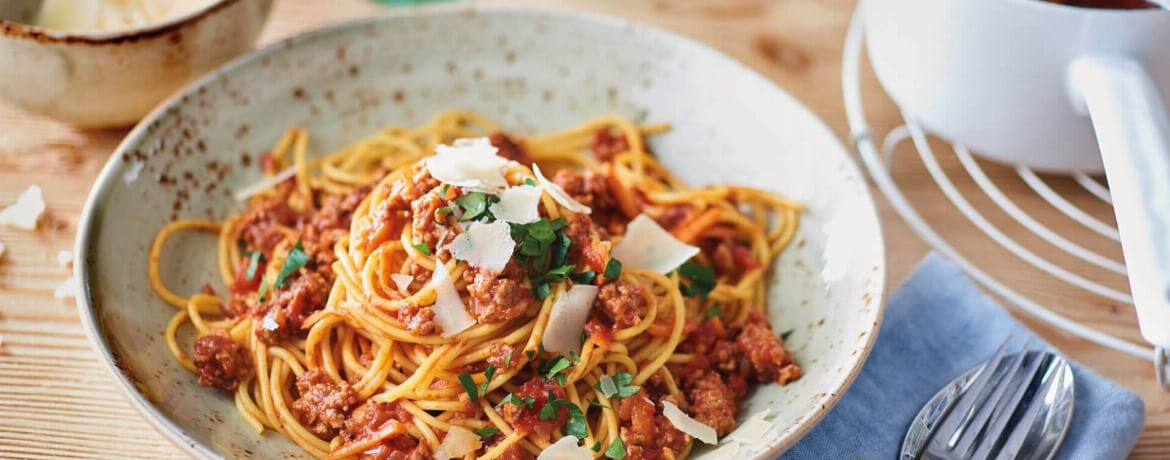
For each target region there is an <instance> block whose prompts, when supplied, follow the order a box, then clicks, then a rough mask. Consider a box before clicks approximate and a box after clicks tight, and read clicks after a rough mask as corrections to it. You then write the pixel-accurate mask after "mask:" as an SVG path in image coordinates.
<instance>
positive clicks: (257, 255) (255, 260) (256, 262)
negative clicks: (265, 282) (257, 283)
mask: <svg viewBox="0 0 1170 460" xmlns="http://www.w3.org/2000/svg"><path fill="white" fill-rule="evenodd" d="M248 259H249V260H248V269H247V270H245V271H244V276H246V277H247V279H248V281H251V280H254V279H256V269H257V268H258V267H259V266H260V262H262V261H263V260H264V254H263V253H261V252H260V251H251V252H249V253H248Z"/></svg>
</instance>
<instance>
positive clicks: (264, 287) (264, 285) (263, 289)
mask: <svg viewBox="0 0 1170 460" xmlns="http://www.w3.org/2000/svg"><path fill="white" fill-rule="evenodd" d="M267 295H268V280H267V279H262V280H260V295H259V296H258V297H257V298H256V301H257V302H263V301H264V297H265V296H267Z"/></svg>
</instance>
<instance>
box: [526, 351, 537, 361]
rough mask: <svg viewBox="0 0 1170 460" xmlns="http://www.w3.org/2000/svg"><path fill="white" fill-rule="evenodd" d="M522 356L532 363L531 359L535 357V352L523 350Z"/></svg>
mask: <svg viewBox="0 0 1170 460" xmlns="http://www.w3.org/2000/svg"><path fill="white" fill-rule="evenodd" d="M524 356H527V357H528V360H529V361H532V359H533V358H535V357H536V352H535V351H532V350H524Z"/></svg>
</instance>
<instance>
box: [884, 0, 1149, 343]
mask: <svg viewBox="0 0 1170 460" xmlns="http://www.w3.org/2000/svg"><path fill="white" fill-rule="evenodd" d="M862 8H864V14H865V30H866V38H867V43H868V50H869V57H870V60H871V62H872V65H873V68H874V70H875V73H876V74H877V77H878V79H879V80H880V81H881V84H882V86H883V87H884V88H885V89H886V91H887V92H888V93H889V94H890V96H891V97H892V98H893V99H894V101H895V102H897V103H898V105H899V106H900V107H901V108H902V110H903V111H904V113H905V114H906V115H907V116H908V117H909V118H911V119H913V120H915V121H916V122H918V123H920V124H921V125H922V126H923V127H925V128H926V129H927V130H928V131H930V132H932V133H934V134H937V135H939V136H941V137H943V138H945V139H947V140H949V141H951V142H955V143H959V144H963V145H966V146H967V147H969V148H970V149H971V150H972V151H973V152H976V153H978V154H980V155H982V156H984V157H987V158H990V159H994V160H997V161H1002V162H1006V163H1012V164H1021V165H1026V166H1029V167H1032V168H1034V169H1037V170H1040V171H1048V172H1074V171H1083V172H1089V173H1093V172H1101V171H1104V172H1105V173H1106V175H1107V177H1108V179H1109V186H1110V191H1111V193H1112V195H1113V205H1114V208H1115V212H1116V214H1117V224H1118V229H1119V231H1120V233H1121V240H1122V246H1123V252H1124V254H1125V260H1126V265H1127V269H1128V274H1129V279H1130V289H1131V291H1132V293H1133V297H1134V304H1135V305H1136V307H1137V312H1138V319H1139V321H1140V323H1141V331H1142V335H1143V337H1144V338H1145V339H1146V340H1148V341H1150V342H1151V343H1153V344H1155V345H1157V346H1160V347H1163V348H1170V300H1168V299H1170V118H1168V117H1167V112H1168V111H1167V104H1166V99H1165V98H1164V96H1165V95H1170V11H1166V10H1161V9H1144V10H1107V9H1089V8H1079V7H1071V6H1065V5H1059V4H1053V3H1046V2H1043V1H1040V0H864V4H863V6H862Z"/></svg>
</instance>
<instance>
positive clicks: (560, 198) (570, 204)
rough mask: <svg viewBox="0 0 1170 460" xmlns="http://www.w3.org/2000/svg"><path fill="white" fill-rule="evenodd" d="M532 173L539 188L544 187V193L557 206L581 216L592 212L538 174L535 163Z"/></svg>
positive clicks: (541, 174) (537, 166)
mask: <svg viewBox="0 0 1170 460" xmlns="http://www.w3.org/2000/svg"><path fill="white" fill-rule="evenodd" d="M532 172H533V174H535V175H536V180H538V181H540V186H541V187H544V191H546V192H548V194H549V196H551V197H552V199H553V200H554V201H556V202H557V203H558V204H560V205H561V206H564V207H565V209H568V210H569V211H572V212H579V213H582V214H589V213H591V212H593V210H592V209H589V206H585V205H583V204H581V203H578V202H577V200H574V199H573V197H571V196H569V194H568V193H565V189H563V188H561V186H559V185H557V184H556V183H555V182H553V181H550V180H548V178H547V177H544V174H543V173H541V172H540V166H539V165H537V164H536V163H533V164H532Z"/></svg>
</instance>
